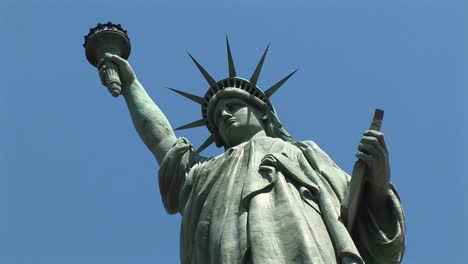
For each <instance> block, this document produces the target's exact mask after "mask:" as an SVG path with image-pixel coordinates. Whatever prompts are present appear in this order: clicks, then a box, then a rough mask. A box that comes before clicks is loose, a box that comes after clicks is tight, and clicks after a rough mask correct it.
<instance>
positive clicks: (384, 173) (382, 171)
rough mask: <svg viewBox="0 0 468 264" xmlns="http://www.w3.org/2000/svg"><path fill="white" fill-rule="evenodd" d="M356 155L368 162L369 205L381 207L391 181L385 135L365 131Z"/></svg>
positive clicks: (374, 131) (373, 131)
mask: <svg viewBox="0 0 468 264" xmlns="http://www.w3.org/2000/svg"><path fill="white" fill-rule="evenodd" d="M356 157H357V158H359V159H360V160H362V161H364V162H365V163H366V164H367V171H366V177H367V180H368V182H369V187H370V189H369V196H370V197H369V203H370V204H369V205H370V206H371V207H374V208H378V207H381V206H382V205H383V204H384V203H385V201H386V199H387V192H388V188H389V183H390V163H389V159H388V150H387V145H386V143H385V138H384V135H383V134H382V133H381V132H379V131H376V130H367V131H366V132H364V134H363V137H362V138H361V142H360V143H359V146H358V153H357V154H356Z"/></svg>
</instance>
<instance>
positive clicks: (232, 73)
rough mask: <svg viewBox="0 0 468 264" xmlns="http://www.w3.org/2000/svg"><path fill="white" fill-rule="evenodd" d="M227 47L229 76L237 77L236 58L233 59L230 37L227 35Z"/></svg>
mask: <svg viewBox="0 0 468 264" xmlns="http://www.w3.org/2000/svg"><path fill="white" fill-rule="evenodd" d="M226 47H227V55H228V66H229V77H236V76H237V74H236V68H235V67H234V60H233V59H232V53H231V47H230V46H229V39H228V37H227V35H226Z"/></svg>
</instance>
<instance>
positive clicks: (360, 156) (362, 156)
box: [356, 151, 372, 167]
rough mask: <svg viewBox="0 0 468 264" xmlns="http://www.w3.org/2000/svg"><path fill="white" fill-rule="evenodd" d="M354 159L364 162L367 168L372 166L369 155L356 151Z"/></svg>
mask: <svg viewBox="0 0 468 264" xmlns="http://www.w3.org/2000/svg"><path fill="white" fill-rule="evenodd" d="M356 158H358V159H360V160H362V161H364V162H365V163H366V164H367V166H369V167H370V166H371V165H372V156H371V155H369V154H366V153H364V152H361V151H358V153H356Z"/></svg>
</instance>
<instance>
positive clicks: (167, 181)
mask: <svg viewBox="0 0 468 264" xmlns="http://www.w3.org/2000/svg"><path fill="white" fill-rule="evenodd" d="M204 160H206V158H204V157H202V156H200V155H199V154H198V153H196V152H195V151H194V149H193V146H192V144H191V143H190V141H189V140H187V139H186V138H179V139H177V141H176V143H175V144H174V145H173V146H172V148H171V149H170V150H169V152H168V153H167V154H166V156H165V157H164V159H163V161H162V162H161V166H160V167H159V191H160V193H161V198H162V201H163V204H164V208H165V209H166V211H167V213H168V214H175V213H177V212H180V210H181V208H184V206H185V202H186V197H187V196H188V193H190V191H191V182H192V180H191V177H190V176H191V175H192V174H191V173H190V170H191V169H192V168H193V166H194V165H196V164H197V163H199V162H201V161H204Z"/></svg>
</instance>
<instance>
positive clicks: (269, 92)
mask: <svg viewBox="0 0 468 264" xmlns="http://www.w3.org/2000/svg"><path fill="white" fill-rule="evenodd" d="M298 70H299V69H296V70H295V71H293V72H291V73H290V74H288V75H287V76H286V77H284V78H283V79H281V80H280V81H279V82H277V83H275V84H274V85H273V86H271V87H270V88H268V89H267V90H266V91H265V95H266V96H267V97H268V98H270V97H271V96H272V95H273V94H274V93H275V92H276V91H277V90H278V89H279V88H280V87H281V85H283V84H284V83H285V82H286V81H287V80H288V79H289V78H290V77H291V76H293V74H295V73H296V72H297V71H298Z"/></svg>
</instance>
